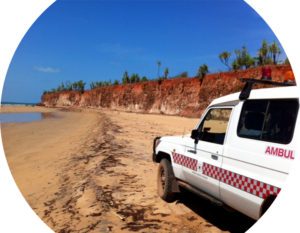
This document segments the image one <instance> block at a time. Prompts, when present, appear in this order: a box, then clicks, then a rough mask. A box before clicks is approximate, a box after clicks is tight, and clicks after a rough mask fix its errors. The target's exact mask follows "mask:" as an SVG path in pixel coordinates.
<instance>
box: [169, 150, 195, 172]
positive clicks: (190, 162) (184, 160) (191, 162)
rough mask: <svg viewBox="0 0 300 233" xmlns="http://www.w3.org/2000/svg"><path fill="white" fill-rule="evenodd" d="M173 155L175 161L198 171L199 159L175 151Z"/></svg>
mask: <svg viewBox="0 0 300 233" xmlns="http://www.w3.org/2000/svg"><path fill="white" fill-rule="evenodd" d="M172 156H173V161H174V163H177V164H180V165H182V166H184V167H187V168H189V169H192V170H194V171H197V163H198V160H196V159H193V158H190V157H187V156H184V155H181V154H177V153H174V152H172Z"/></svg>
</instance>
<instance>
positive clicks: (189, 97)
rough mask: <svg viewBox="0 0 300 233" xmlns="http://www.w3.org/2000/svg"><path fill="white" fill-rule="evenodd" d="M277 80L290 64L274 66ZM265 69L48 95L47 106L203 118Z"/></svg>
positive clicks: (44, 100) (274, 77)
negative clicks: (211, 107) (213, 105)
mask: <svg viewBox="0 0 300 233" xmlns="http://www.w3.org/2000/svg"><path fill="white" fill-rule="evenodd" d="M271 69H272V78H273V81H283V79H284V77H285V73H286V72H287V71H290V70H291V67H290V66H286V65H280V66H271ZM260 77H261V68H253V69H248V70H241V71H237V72H234V71H232V72H223V73H216V74H209V75H207V76H206V77H205V79H204V81H203V83H202V85H200V82H199V81H198V78H197V77H194V78H178V79H169V80H165V81H162V82H158V81H151V82H141V83H136V84H127V85H118V86H109V87H102V88H96V89H93V90H89V91H85V92H84V93H80V92H78V91H69V92H56V93H50V94H45V95H43V96H42V101H43V103H44V104H45V105H46V106H50V107H63V106H80V107H95V108H108V109H112V110H121V111H132V112H143V113H162V114H170V115H179V116H190V117H199V116H200V115H201V113H202V112H203V110H204V109H205V108H206V107H207V105H208V104H209V103H210V102H211V101H212V100H213V99H215V98H217V97H220V96H223V95H227V94H230V93H234V92H238V91H240V90H241V88H242V87H243V85H244V84H242V83H241V82H240V81H239V80H240V78H260Z"/></svg>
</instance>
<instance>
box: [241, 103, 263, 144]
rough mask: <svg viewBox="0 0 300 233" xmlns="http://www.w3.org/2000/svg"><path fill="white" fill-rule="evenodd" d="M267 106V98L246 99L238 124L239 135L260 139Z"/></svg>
mask: <svg viewBox="0 0 300 233" xmlns="http://www.w3.org/2000/svg"><path fill="white" fill-rule="evenodd" d="M267 106H268V101H267V100H248V101H246V102H245V103H244V106H243V109H242V113H241V117H240V121H239V126H238V135H239V136H240V137H246V138H252V139H260V137H261V134H262V128H263V123H264V119H265V112H266V110H267Z"/></svg>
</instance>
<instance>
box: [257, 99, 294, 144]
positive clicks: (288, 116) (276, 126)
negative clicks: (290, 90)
mask: <svg viewBox="0 0 300 233" xmlns="http://www.w3.org/2000/svg"><path fill="white" fill-rule="evenodd" d="M298 109H299V105H298V101H297V100H275V101H270V104H269V108H268V112H267V115H266V120H265V127H264V130H263V134H262V140H264V141H271V142H277V143H282V144H288V143H290V142H291V141H292V137H293V134H294V127H295V123H296V119H297V113H298Z"/></svg>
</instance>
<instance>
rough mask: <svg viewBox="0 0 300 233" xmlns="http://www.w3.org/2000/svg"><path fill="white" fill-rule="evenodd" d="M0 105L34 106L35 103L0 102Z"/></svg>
mask: <svg viewBox="0 0 300 233" xmlns="http://www.w3.org/2000/svg"><path fill="white" fill-rule="evenodd" d="M1 105H31V106H33V105H36V103H21V102H7V101H3V102H1Z"/></svg>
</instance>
